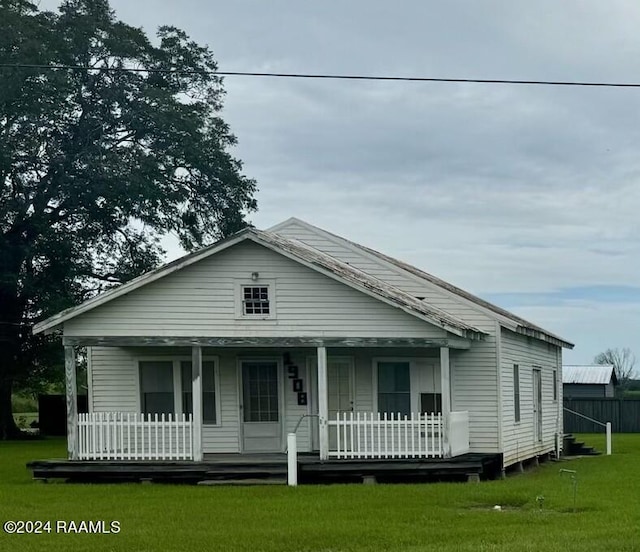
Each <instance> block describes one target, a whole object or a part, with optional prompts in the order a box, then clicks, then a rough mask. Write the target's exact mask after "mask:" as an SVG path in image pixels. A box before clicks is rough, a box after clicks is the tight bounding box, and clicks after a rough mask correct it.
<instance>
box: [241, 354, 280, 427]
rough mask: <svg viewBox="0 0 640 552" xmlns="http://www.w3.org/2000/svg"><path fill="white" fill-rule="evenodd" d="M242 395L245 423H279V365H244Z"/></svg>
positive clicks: (248, 363) (251, 363)
mask: <svg viewBox="0 0 640 552" xmlns="http://www.w3.org/2000/svg"><path fill="white" fill-rule="evenodd" d="M242 393H243V395H242V396H243V404H244V421H245V422H277V421H278V419H279V416H278V364H277V363H276V362H245V363H243V364H242Z"/></svg>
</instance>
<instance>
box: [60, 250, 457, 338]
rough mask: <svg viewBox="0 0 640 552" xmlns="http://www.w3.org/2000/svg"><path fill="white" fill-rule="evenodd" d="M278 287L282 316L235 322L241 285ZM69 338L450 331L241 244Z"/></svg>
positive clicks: (96, 316)
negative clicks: (256, 276)
mask: <svg viewBox="0 0 640 552" xmlns="http://www.w3.org/2000/svg"><path fill="white" fill-rule="evenodd" d="M252 272H258V273H259V274H260V279H259V280H258V282H257V283H258V284H259V283H260V281H261V280H275V286H276V291H275V296H276V297H275V301H276V310H277V316H276V317H275V318H273V319H268V320H255V319H254V320H249V319H239V318H238V317H237V316H236V294H237V293H236V291H237V290H236V283H237V281H238V279H242V281H243V282H245V283H251V273H252ZM64 333H65V335H66V336H83V335H84V336H117V335H139V336H202V337H204V336H216V337H229V336H242V337H246V336H256V337H258V336H264V337H271V336H279V337H297V336H318V335H323V336H326V337H332V336H333V337H436V338H442V337H446V332H445V331H444V330H442V329H440V328H436V327H435V326H431V325H430V324H428V323H427V322H424V321H422V320H419V319H417V318H415V317H413V316H411V315H409V314H407V313H405V312H403V311H401V310H400V309H398V308H395V307H392V306H389V305H387V304H384V303H382V302H380V301H379V300H377V299H374V298H372V297H369V296H367V295H365V294H363V293H361V292H359V291H356V290H354V289H352V288H350V287H348V286H346V285H344V284H342V283H340V282H337V281H335V280H333V279H331V278H329V277H327V276H324V275H322V274H319V273H318V272H316V271H315V270H312V269H309V268H306V267H304V266H302V265H300V264H299V263H297V262H295V261H292V260H290V259H288V258H286V257H284V256H282V255H279V254H277V253H274V252H273V251H271V250H269V249H267V248H265V247H262V246H260V245H257V244H255V243H250V242H244V243H241V244H238V245H236V246H234V247H232V248H230V249H227V250H225V251H223V252H221V253H219V254H217V255H215V256H213V257H210V258H208V259H204V260H202V261H201V262H199V263H196V264H195V265H191V266H189V267H187V268H184V269H182V270H180V271H177V272H174V273H173V274H170V275H168V276H166V277H165V278H162V279H160V280H158V281H156V282H152V283H150V284H148V285H146V286H144V287H142V288H139V289H136V290H134V291H132V292H131V293H129V294H127V295H125V296H123V297H119V298H117V299H114V300H113V301H111V302H109V303H106V304H104V305H102V306H100V307H97V308H96V309H94V310H92V311H89V312H87V313H86V314H82V315H80V316H78V317H77V318H75V319H73V320H70V321H68V322H66V323H65V325H64Z"/></svg>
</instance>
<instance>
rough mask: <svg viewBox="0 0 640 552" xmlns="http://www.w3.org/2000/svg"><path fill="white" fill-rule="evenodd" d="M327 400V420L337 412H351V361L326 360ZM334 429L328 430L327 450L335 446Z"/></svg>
mask: <svg viewBox="0 0 640 552" xmlns="http://www.w3.org/2000/svg"><path fill="white" fill-rule="evenodd" d="M327 395H328V396H327V398H328V403H329V404H328V407H329V420H335V419H336V417H337V415H338V412H341V413H342V412H347V413H348V412H353V364H352V363H351V359H337V358H329V359H327ZM335 429H336V428H335V427H330V428H329V449H330V450H335V448H336V446H337V437H336V430H335Z"/></svg>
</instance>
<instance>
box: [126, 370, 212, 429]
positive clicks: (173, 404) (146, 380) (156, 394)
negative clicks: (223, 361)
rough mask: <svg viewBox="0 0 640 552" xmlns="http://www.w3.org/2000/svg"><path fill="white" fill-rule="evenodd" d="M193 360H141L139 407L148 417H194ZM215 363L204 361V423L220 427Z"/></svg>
mask: <svg viewBox="0 0 640 552" xmlns="http://www.w3.org/2000/svg"><path fill="white" fill-rule="evenodd" d="M191 366H192V365H191V361H190V360H178V359H170V360H140V361H139V363H138V367H139V372H140V404H141V408H142V412H143V413H145V414H174V413H176V412H178V413H184V414H193V392H192V388H193V387H192V386H193V384H192V377H191ZM216 381H217V375H216V363H215V361H213V360H203V361H202V377H201V382H202V422H203V423H204V424H217V423H218V422H219V420H218V417H219V415H218V397H217V396H216V387H217V386H216Z"/></svg>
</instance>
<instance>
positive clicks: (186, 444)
mask: <svg viewBox="0 0 640 552" xmlns="http://www.w3.org/2000/svg"><path fill="white" fill-rule="evenodd" d="M54 331H59V332H61V334H62V339H63V344H64V347H65V351H66V368H67V404H68V411H69V419H68V429H69V432H68V433H69V454H70V458H72V459H105V458H107V459H109V458H110V459H156V460H163V459H174V458H186V459H193V460H196V461H198V460H201V459H202V458H203V455H205V454H211V453H250V452H282V451H284V450H285V447H286V436H287V434H288V433H290V432H294V431H295V432H296V434H297V436H298V450H299V451H302V452H309V453H314V452H316V451H317V454H318V455H319V457H320V459H322V460H327V459H328V460H334V461H339V460H341V459H354V458H356V459H372V458H377V459H385V458H443V457H454V456H458V455H463V454H465V453H467V452H478V453H493V454H501V455H502V462H503V467H506V466H509V465H511V464H514V463H516V462H520V461H523V460H526V459H528V458H532V457H536V456H538V455H543V454H546V453H549V452H551V451H554V450H555V449H556V447H558V446H559V445H558V442H559V441H560V440H559V439H558V436H559V435H560V434H561V432H562V388H561V385H559V382H561V381H562V376H561V371H562V348H563V347H568V348H571V347H573V345H572V344H571V343H569V342H567V341H566V340H564V339H562V338H560V337H558V336H556V335H553V334H552V333H550V332H548V331H546V330H544V329H542V328H540V327H538V326H535V325H534V324H531V323H530V322H527V321H526V320H523V319H521V318H519V317H517V316H515V315H513V314H511V313H509V312H507V311H506V310H504V309H501V308H499V307H497V306H495V305H492V304H490V303H488V302H486V301H483V300H482V299H479V298H477V297H475V296H473V295H471V294H469V293H467V292H465V291H463V290H461V289H458V288H456V287H455V286H452V285H451V284H448V283H446V282H444V281H442V280H440V279H438V278H436V277H434V276H432V275H430V274H427V273H425V272H422V271H421V270H419V269H417V268H415V267H412V266H409V265H407V264H405V263H403V262H401V261H398V260H395V259H392V258H390V257H388V256H386V255H383V254H381V253H378V252H377V251H374V250H372V249H369V248H366V247H363V246H360V245H358V244H355V243H353V242H350V241H348V240H346V239H344V238H341V237H339V236H336V235H333V234H331V233H329V232H326V231H324V230H321V229H319V228H316V227H314V226H312V225H310V224H308V223H306V222H303V221H301V220H298V219H294V218H292V219H289V220H287V221H285V222H283V223H281V224H279V225H277V226H275V227H273V228H271V229H270V230H269V231H260V230H255V229H246V230H243V231H241V232H239V233H237V234H235V235H233V236H231V237H230V238H228V239H225V240H222V241H220V242H218V243H216V244H214V245H212V246H209V247H207V248H205V249H202V250H201V251H199V252H197V253H194V254H191V255H187V256H186V257H183V258H181V259H179V260H177V261H175V262H172V263H169V264H167V265H166V266H163V267H161V268H159V269H157V270H155V271H152V272H150V273H148V274H145V275H143V276H141V277H139V278H137V279H135V280H133V281H131V282H128V283H127V284H124V285H122V286H120V287H118V288H117V289H114V290H111V291H109V292H107V293H104V294H102V295H99V296H97V297H95V298H93V299H91V300H89V301H87V302H85V303H83V304H81V305H79V306H77V307H75V308H72V309H68V310H66V311H63V312H61V313H59V314H57V315H55V316H53V317H51V318H49V319H48V320H45V321H43V322H41V323H39V324H37V325H36V326H35V328H34V332H35V333H39V332H54ZM77 347H86V350H87V355H88V388H89V391H88V393H89V414H81V415H77V414H76V408H75V395H76V385H75V352H74V351H75V349H74V348H77Z"/></svg>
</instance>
